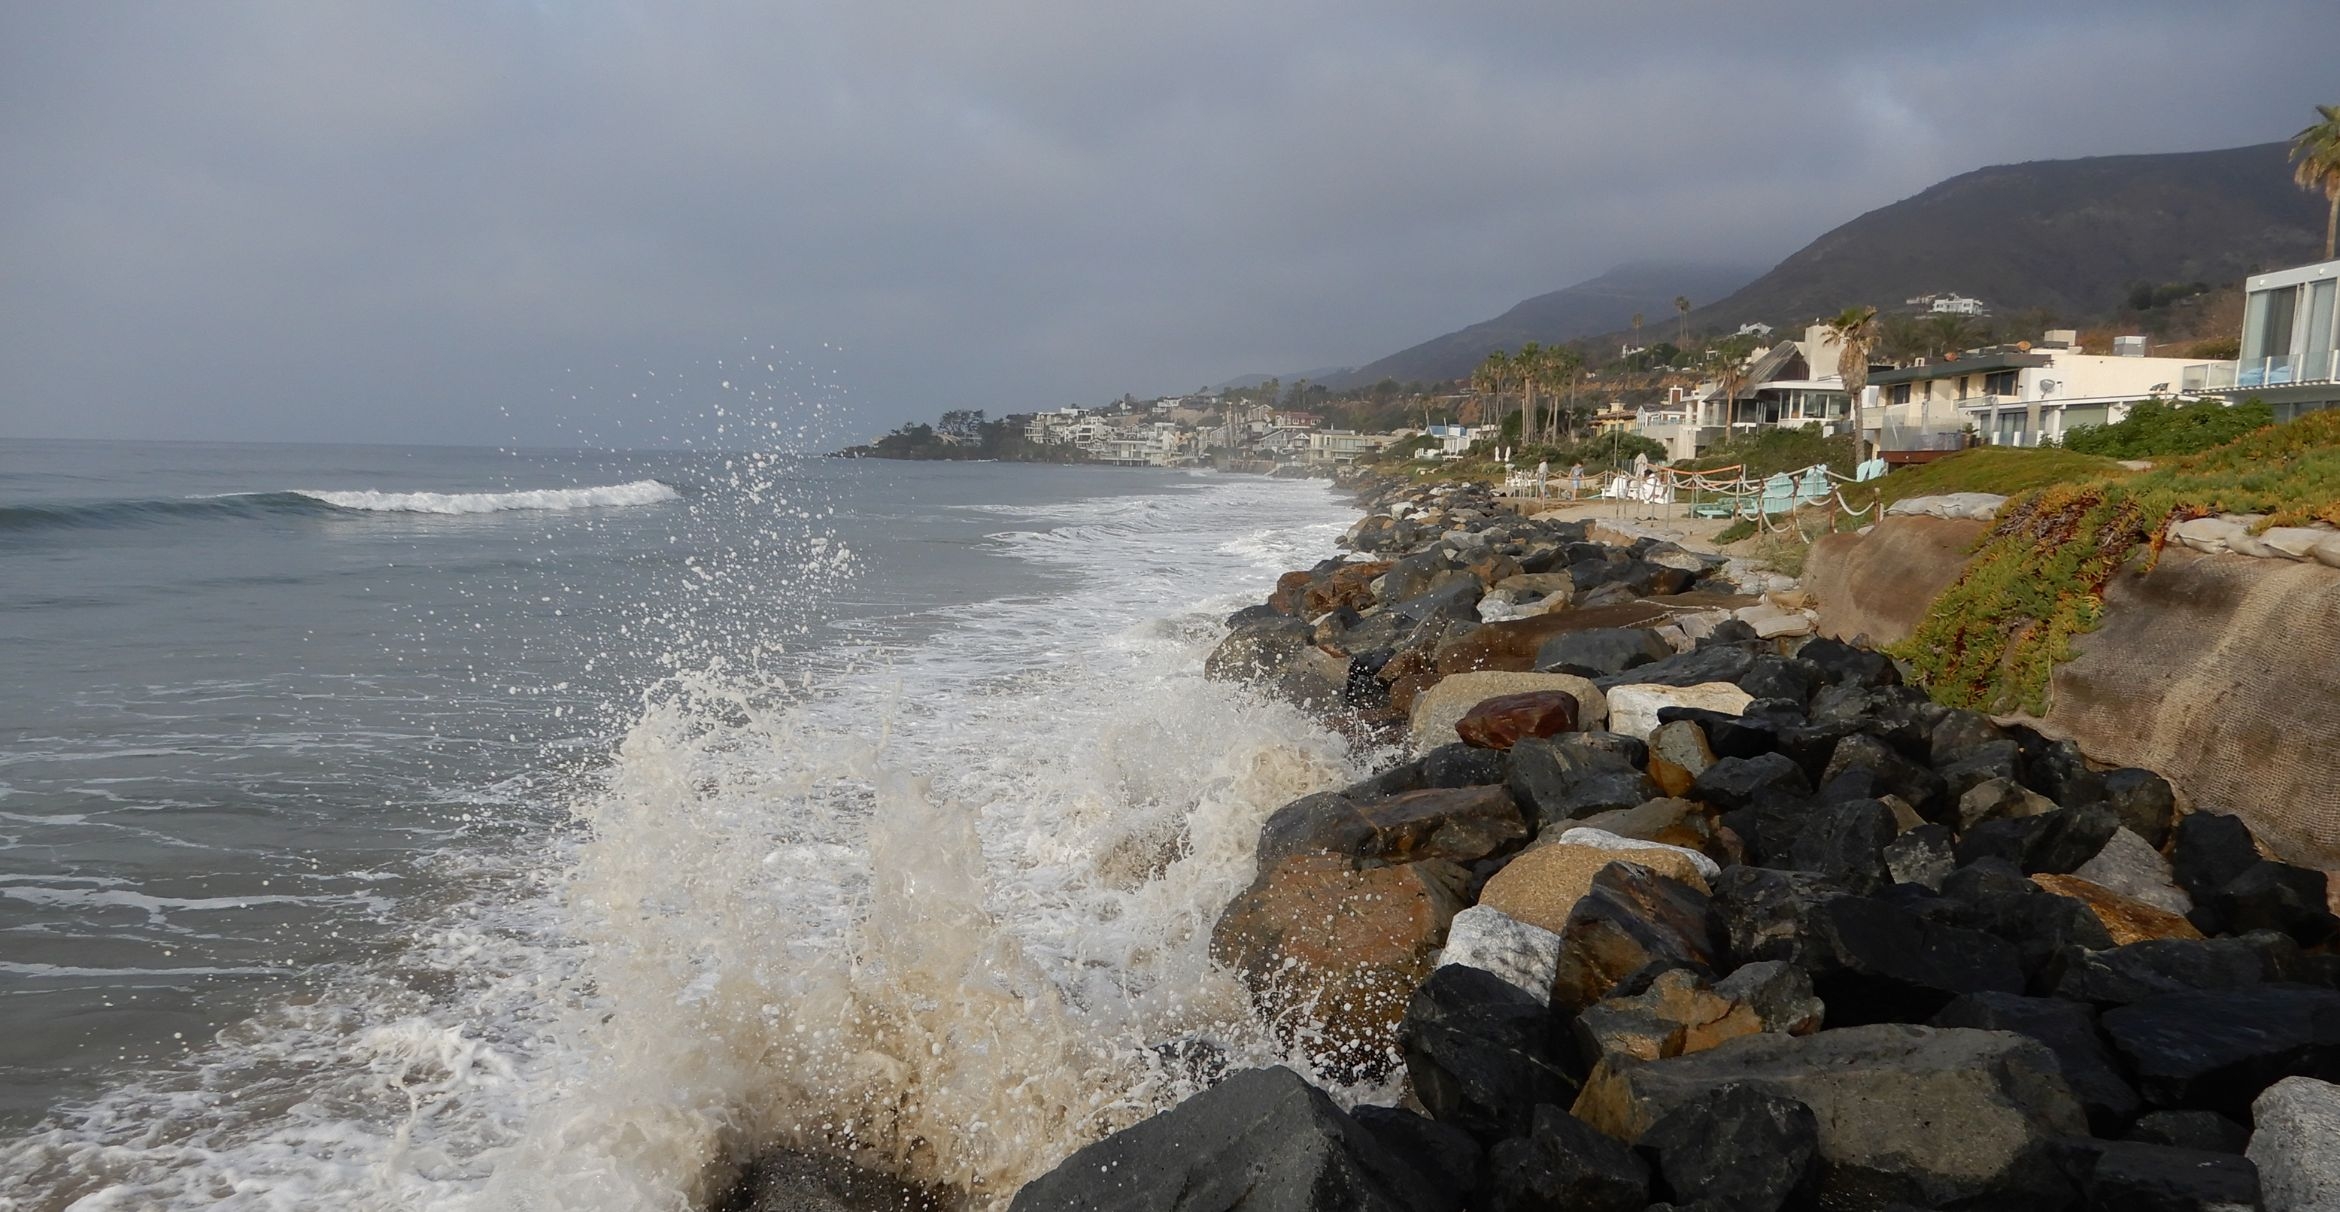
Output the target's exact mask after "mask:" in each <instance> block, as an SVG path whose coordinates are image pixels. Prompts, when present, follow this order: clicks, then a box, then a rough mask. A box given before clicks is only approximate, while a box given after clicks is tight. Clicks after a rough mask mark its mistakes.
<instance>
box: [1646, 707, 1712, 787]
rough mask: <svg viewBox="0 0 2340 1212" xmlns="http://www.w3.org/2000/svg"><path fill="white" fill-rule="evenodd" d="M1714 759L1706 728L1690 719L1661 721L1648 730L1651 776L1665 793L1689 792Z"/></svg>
mask: <svg viewBox="0 0 2340 1212" xmlns="http://www.w3.org/2000/svg"><path fill="white" fill-rule="evenodd" d="M1714 762H1715V755H1714V747H1713V746H1712V745H1709V744H1708V743H1707V740H1706V730H1705V729H1702V728H1700V727H1699V726H1698V725H1696V724H1693V723H1691V722H1690V721H1688V720H1676V721H1674V722H1673V723H1671V724H1660V725H1658V726H1657V727H1656V728H1654V729H1652V730H1651V731H1650V733H1649V778H1650V781H1651V782H1653V783H1656V784H1657V788H1658V790H1659V791H1660V792H1661V793H1663V794H1665V795H1671V796H1680V795H1688V794H1689V793H1690V788H1691V787H1692V786H1693V785H1695V784H1696V783H1697V781H1698V776H1699V775H1702V774H1704V773H1706V768H1707V767H1709V766H1712V765H1714Z"/></svg>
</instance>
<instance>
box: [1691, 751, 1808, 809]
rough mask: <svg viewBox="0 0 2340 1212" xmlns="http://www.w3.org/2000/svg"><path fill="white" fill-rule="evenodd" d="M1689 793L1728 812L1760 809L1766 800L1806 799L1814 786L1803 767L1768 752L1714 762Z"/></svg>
mask: <svg viewBox="0 0 2340 1212" xmlns="http://www.w3.org/2000/svg"><path fill="white" fill-rule="evenodd" d="M1690 794H1691V796H1692V798H1695V799H1700V800H1704V801H1705V802H1707V803H1709V804H1712V805H1714V806H1715V807H1716V808H1719V809H1721V810H1723V811H1725V812H1729V811H1732V810H1734V809H1738V808H1753V807H1757V806H1759V805H1761V804H1762V803H1763V802H1764V801H1767V800H1777V799H1782V798H1792V799H1798V800H1802V799H1807V798H1809V797H1810V796H1811V794H1812V785H1811V784H1810V783H1809V782H1806V781H1805V779H1804V771H1803V768H1802V767H1800V766H1798V765H1796V764H1795V762H1794V761H1793V760H1792V759H1790V758H1789V757H1787V756H1786V755H1785V754H1779V753H1767V754H1764V755H1762V756H1761V757H1753V758H1742V757H1726V758H1723V759H1721V760H1719V761H1717V762H1715V764H1714V765H1712V766H1709V767H1707V768H1706V772H1705V773H1703V774H1701V775H1699V776H1698V778H1697V780H1696V781H1694V782H1693V783H1692V784H1691V785H1690Z"/></svg>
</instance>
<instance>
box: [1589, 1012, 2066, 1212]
mask: <svg viewBox="0 0 2340 1212" xmlns="http://www.w3.org/2000/svg"><path fill="white" fill-rule="evenodd" d="M1830 1011H1831V1014H1832V1015H1833V1012H1834V1007H1833V1006H1831V1007H1830ZM1734 1083H1745V1084H1748V1085H1752V1086H1754V1087H1756V1088H1758V1089H1761V1090H1764V1091H1767V1092H1769V1093H1771V1094H1774V1095H1778V1096H1780V1097H1783V1098H1791V1099H1794V1100H1796V1101H1798V1102H1801V1103H1803V1104H1804V1105H1806V1106H1808V1107H1810V1108H1811V1109H1812V1112H1813V1115H1814V1117H1815V1118H1816V1120H1817V1122H1818V1125H1819V1152H1820V1161H1821V1180H1820V1185H1821V1189H1820V1206H1821V1207H1824V1208H1884V1207H1888V1206H1890V1205H1893V1204H1896V1203H1901V1204H1908V1205H1913V1206H1916V1207H1925V1208H1984V1207H1991V1208H2008V1209H2015V1208H2058V1207H2062V1206H2063V1205H2064V1203H2065V1201H2066V1200H2068V1199H2069V1187H2068V1184H2067V1181H2066V1180H2065V1179H2064V1178H2063V1176H2062V1175H2061V1174H2060V1173H2058V1172H2057V1170H2056V1168H2055V1166H2054V1163H2053V1159H2052V1157H2051V1156H2050V1154H2049V1145H2050V1143H2051V1142H2052V1141H2054V1140H2056V1139H2058V1138H2061V1137H2065V1136H2074V1135H2078V1134H2081V1133H2083V1132H2085V1131H2086V1130H2087V1119H2086V1117H2085V1116H2084V1115H2083V1114H2082V1113H2081V1110H2080V1106H2079V1104H2078V1103H2077V1102H2075V1101H2074V1100H2073V1098H2072V1094H2071V1091H2070V1089H2068V1088H2067V1087H2066V1086H2065V1084H2064V1079H2063V1077H2062V1074H2061V1072H2060V1070H2059V1068H2058V1066H2057V1064H2056V1059H2055V1057H2054V1055H2053V1054H2051V1053H2050V1052H2049V1051H2048V1050H2047V1049H2046V1048H2045V1047H2043V1046H2041V1045H2040V1044H2039V1043H2037V1042H2036V1041H2033V1040H2030V1039H2027V1038H2025V1037H2023V1036H2020V1035H2016V1034H2013V1033H2010V1032H2001V1031H1972V1030H1956V1029H1945V1028H1932V1027H1910V1026H1904V1025H1901V1024H1897V1023H1887V1024H1879V1025H1875V1026H1868V1027H1849V1028H1843V1029H1837V1028H1831V1029H1829V1030H1826V1031H1821V1032H1819V1033H1817V1034H1814V1035H1809V1036H1803V1037H1796V1036H1787V1035H1772V1034H1761V1035H1749V1036H1743V1037H1741V1038H1739V1039H1735V1040H1732V1041H1730V1042H1729V1043H1726V1044H1724V1045H1722V1046H1721V1047H1719V1048H1713V1049H1710V1050H1708V1051H1705V1052H1696V1053H1691V1054H1689V1055H1685V1056H1679V1057H1673V1058H1670V1059H1667V1060H1658V1061H1647V1062H1631V1063H1626V1064H1621V1065H1620V1064H1612V1063H1610V1062H1607V1061H1604V1062H1603V1063H1601V1064H1600V1065H1599V1066H1596V1067H1595V1069H1594V1071H1593V1074H1592V1076H1591V1078H1589V1079H1588V1080H1587V1081H1586V1083H1585V1088H1584V1093H1583V1095H1582V1096H1580V1097H1579V1098H1578V1099H1577V1102H1576V1113H1577V1114H1578V1115H1579V1116H1582V1117H1583V1118H1584V1119H1585V1121H1586V1122H1588V1123H1590V1124H1592V1125H1593V1126H1595V1127H1597V1128H1600V1129H1601V1130H1602V1131H1604V1132H1607V1133H1609V1134H1611V1135H1613V1136H1617V1137H1619V1138H1622V1139H1638V1138H1639V1137H1640V1136H1641V1134H1642V1133H1644V1132H1646V1131H1648V1130H1649V1129H1650V1128H1651V1127H1653V1126H1654V1125H1655V1124H1656V1123H1657V1122H1658V1121H1659V1120H1660V1119H1662V1118H1664V1117H1665V1116H1667V1115H1668V1114H1670V1113H1672V1112H1673V1111H1675V1110H1676V1109H1678V1108H1681V1107H1685V1106H1690V1105H1693V1104H1697V1103H1702V1102H1705V1101H1708V1100H1710V1099H1712V1098H1714V1097H1715V1092H1716V1091H1717V1090H1719V1089H1721V1088H1722V1087H1724V1086H1727V1085H1731V1084H1734Z"/></svg>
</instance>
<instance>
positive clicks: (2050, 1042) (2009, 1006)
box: [1932, 993, 2140, 1133]
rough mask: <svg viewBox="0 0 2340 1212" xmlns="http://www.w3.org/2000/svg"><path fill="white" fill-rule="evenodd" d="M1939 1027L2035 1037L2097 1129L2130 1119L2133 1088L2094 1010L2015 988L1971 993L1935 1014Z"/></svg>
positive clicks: (2104, 1129) (2133, 1113)
mask: <svg viewBox="0 0 2340 1212" xmlns="http://www.w3.org/2000/svg"><path fill="white" fill-rule="evenodd" d="M1932 1021H1933V1025H1934V1026H1937V1027H1974V1028H1977V1029H1980V1030H1984V1031H2013V1032H2015V1033H2016V1034H2018V1035H2024V1036H2029V1037H2030V1038H2032V1039H2035V1040H2038V1041H2039V1042H2040V1043H2041V1044H2043V1045H2045V1046H2046V1047H2047V1050H2048V1051H2050V1052H2053V1053H2055V1056H2056V1064H2057V1067H2058V1068H2059V1069H2060V1070H2061V1071H2062V1073H2063V1075H2064V1082H2065V1084H2066V1085H2069V1086H2070V1087H2071V1088H2072V1094H2073V1096H2074V1097H2075V1098H2078V1099H2079V1100H2080V1106H2081V1107H2082V1109H2084V1110H2086V1111H2087V1112H2088V1121H2089V1123H2090V1124H2092V1125H2093V1126H2094V1127H2095V1129H2096V1130H2097V1131H2098V1132H2100V1133H2109V1132H2113V1131H2117V1130H2118V1129H2119V1128H2120V1127H2121V1126H2122V1125H2124V1124H2126V1123H2128V1122H2129V1121H2130V1120H2131V1119H2134V1118H2135V1117H2136V1115H2137V1109H2138V1107H2139V1106H2140V1104H2139V1102H2138V1100H2137V1092H2136V1091H2135V1090H2132V1089H2130V1088H2129V1083H2127V1082H2125V1081H2123V1080H2121V1076H2120V1073H2119V1072H2118V1071H2117V1070H2116V1069H2115V1068H2114V1066H2113V1058H2112V1053H2111V1052H2110V1051H2108V1050H2107V1049H2106V1048H2105V1046H2104V1041H2103V1040H2102V1039H2100V1038H2098V1036H2097V1033H2096V1012H2095V1011H2094V1010H2092V1009H2090V1008H2089V1007H2088V1006H2086V1005H2083V1004H2081V1003H2079V1002H2069V1001H2064V1000H2063V999H2061V998H2052V997H2024V996H2022V995H2020V994H2015V993H1970V994H1966V995H1965V996H1962V997H1959V998H1956V999H1954V1000H1952V1001H1951V1003H1950V1004H1949V1005H1947V1006H1944V1007H1942V1010H1941V1012H1940V1013H1938V1014H1936V1015H1934V1017H1933V1020H1932Z"/></svg>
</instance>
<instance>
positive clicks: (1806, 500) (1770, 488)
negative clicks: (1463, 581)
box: [1503, 459, 1884, 538]
mask: <svg viewBox="0 0 2340 1212" xmlns="http://www.w3.org/2000/svg"><path fill="white" fill-rule="evenodd" d="M1883 474H1884V461H1883V460H1882V459H1872V460H1870V461H1869V462H1867V463H1863V464H1862V465H1861V466H1860V468H1858V469H1857V471H1856V473H1855V474H1853V475H1849V476H1848V475H1841V474H1839V473H1837V472H1835V471H1832V470H1830V469H1829V467H1828V466H1827V465H1826V464H1824V463H1815V464H1813V465H1812V466H1810V467H1806V468H1803V469H1802V470H1799V471H1783V472H1776V473H1774V474H1771V475H1768V476H1749V475H1748V474H1747V469H1746V467H1745V465H1743V464H1742V465H1739V466H1733V467H1715V468H1708V469H1705V470H1703V471H1691V470H1686V469H1681V468H1673V467H1657V466H1652V467H1649V468H1646V469H1644V470H1642V471H1641V472H1639V473H1638V474H1636V473H1633V472H1627V471H1621V470H1618V471H1607V472H1602V473H1599V474H1598V475H1597V476H1588V477H1586V478H1585V485H1584V487H1586V488H1590V489H1591V491H1590V492H1589V493H1585V492H1583V491H1582V490H1581V489H1579V488H1578V487H1577V484H1576V481H1575V480H1574V479H1573V477H1570V476H1567V475H1559V476H1555V475H1552V474H1550V473H1549V472H1548V471H1547V472H1542V473H1537V472H1513V473H1511V475H1510V476H1509V477H1507V478H1506V479H1505V481H1504V484H1503V491H1504V494H1505V495H1506V496H1512V497H1525V498H1529V499H1533V500H1545V501H1554V500H1562V501H1588V502H1590V501H1611V502H1615V503H1616V504H1617V506H1618V508H1619V511H1620V513H1619V516H1623V513H1622V511H1623V509H1624V507H1625V506H1626V505H1628V504H1633V505H1639V506H1643V507H1647V508H1649V509H1651V510H1653V511H1656V510H1665V509H1669V508H1671V507H1675V506H1681V507H1683V509H1684V510H1685V512H1684V514H1683V516H1685V517H1706V518H1733V519H1740V520H1748V521H1753V522H1754V523H1755V526H1756V529H1757V530H1758V531H1760V532H1762V533H1767V534H1768V533H1772V532H1775V531H1779V530H1782V529H1792V530H1794V531H1795V533H1796V535H1797V537H1798V538H1803V537H1805V536H1804V530H1803V524H1802V523H1801V522H1800V521H1799V520H1798V518H1797V514H1798V511H1800V510H1804V509H1808V508H1817V507H1826V508H1827V510H1828V512H1829V515H1830V517H1829V529H1834V528H1835V525H1836V515H1839V514H1841V515H1843V516H1845V517H1851V518H1861V517H1866V516H1868V515H1870V514H1871V513H1874V512H1875V511H1876V508H1877V502H1876V501H1875V500H1871V501H1870V502H1869V503H1868V504H1867V505H1862V506H1855V505H1854V504H1853V503H1852V502H1851V501H1849V500H1847V499H1846V498H1845V495H1844V487H1845V486H1846V485H1849V484H1864V483H1868V482H1870V481H1872V480H1875V479H1877V478H1878V477H1879V476H1881V475H1883ZM1555 489H1559V490H1562V491H1561V492H1555V491H1554V490H1555ZM1563 493H1565V495H1563ZM1638 516H1641V517H1647V518H1657V517H1661V516H1664V515H1663V514H1662V513H1658V512H1651V513H1647V514H1641V515H1638ZM1783 522H1784V527H1783Z"/></svg>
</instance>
